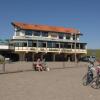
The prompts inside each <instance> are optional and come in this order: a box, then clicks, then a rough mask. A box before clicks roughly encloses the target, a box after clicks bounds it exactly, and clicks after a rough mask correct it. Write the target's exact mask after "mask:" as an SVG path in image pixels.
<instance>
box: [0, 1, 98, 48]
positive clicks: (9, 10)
mask: <svg viewBox="0 0 100 100" xmlns="http://www.w3.org/2000/svg"><path fill="white" fill-rule="evenodd" d="M13 21H18V22H25V23H33V24H43V25H51V26H64V27H72V28H77V29H79V30H80V31H81V32H82V33H83V34H84V35H83V36H81V41H82V42H87V43H88V48H92V49H95V48H100V44H99V43H100V0H0V38H10V37H11V36H12V35H13V32H14V31H13V27H12V25H11V22H13Z"/></svg>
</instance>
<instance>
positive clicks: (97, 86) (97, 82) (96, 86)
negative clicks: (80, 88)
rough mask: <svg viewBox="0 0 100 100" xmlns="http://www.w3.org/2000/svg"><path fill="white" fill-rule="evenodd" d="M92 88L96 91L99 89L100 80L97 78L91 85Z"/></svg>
mask: <svg viewBox="0 0 100 100" xmlns="http://www.w3.org/2000/svg"><path fill="white" fill-rule="evenodd" d="M91 87H92V88H94V89H99V88H100V78H97V77H95V78H94V80H93V81H92V83H91Z"/></svg>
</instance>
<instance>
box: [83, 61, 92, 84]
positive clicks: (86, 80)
mask: <svg viewBox="0 0 100 100" xmlns="http://www.w3.org/2000/svg"><path fill="white" fill-rule="evenodd" d="M89 63H90V64H89V65H88V71H87V73H86V74H85V76H84V77H83V79H82V82H83V85H84V86H87V85H89V84H90V83H91V82H92V81H93V70H94V62H91V61H89Z"/></svg>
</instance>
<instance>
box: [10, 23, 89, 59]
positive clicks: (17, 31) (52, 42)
mask: <svg viewBox="0 0 100 100" xmlns="http://www.w3.org/2000/svg"><path fill="white" fill-rule="evenodd" d="M12 25H13V26H14V35H13V38H12V40H11V43H12V44H13V45H14V47H15V49H14V51H15V53H16V54H18V55H19V60H22V61H23V60H29V61H30V60H36V59H37V58H39V57H40V58H45V59H46V60H48V61H55V60H56V61H67V60H72V61H74V60H75V58H79V57H80V56H81V55H83V54H87V45H86V44H87V43H82V42H80V36H81V35H82V34H81V32H80V31H79V30H77V29H74V28H64V27H56V26H48V25H35V24H26V23H21V22H12Z"/></svg>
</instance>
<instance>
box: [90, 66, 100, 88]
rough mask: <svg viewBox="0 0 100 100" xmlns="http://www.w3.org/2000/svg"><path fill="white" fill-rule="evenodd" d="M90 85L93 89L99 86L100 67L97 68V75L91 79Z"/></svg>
mask: <svg viewBox="0 0 100 100" xmlns="http://www.w3.org/2000/svg"><path fill="white" fill-rule="evenodd" d="M99 66H100V65H99ZM91 87H92V88H94V89H99V88H100V68H99V69H98V70H97V76H96V77H95V78H94V79H93V81H92V83H91Z"/></svg>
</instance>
